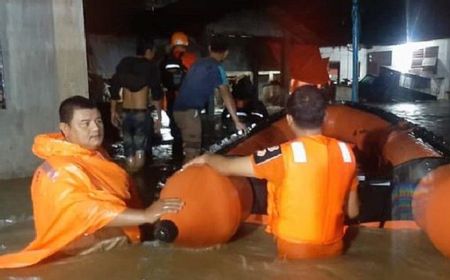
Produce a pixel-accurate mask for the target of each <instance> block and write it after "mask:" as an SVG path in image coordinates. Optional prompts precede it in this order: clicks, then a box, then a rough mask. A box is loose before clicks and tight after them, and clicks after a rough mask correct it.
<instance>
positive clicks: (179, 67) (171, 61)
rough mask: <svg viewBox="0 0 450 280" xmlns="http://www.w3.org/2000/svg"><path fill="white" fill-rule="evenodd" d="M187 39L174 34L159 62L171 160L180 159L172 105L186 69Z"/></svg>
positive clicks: (178, 133)
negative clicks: (170, 140)
mask: <svg viewBox="0 0 450 280" xmlns="http://www.w3.org/2000/svg"><path fill="white" fill-rule="evenodd" d="M188 45H189V39H188V36H187V35H186V34H184V33H183V32H175V33H173V34H172V36H171V39H170V52H169V53H167V54H166V55H165V56H164V58H163V60H162V61H161V65H160V70H161V82H162V85H163V86H164V88H165V101H166V108H165V109H166V113H167V116H168V117H169V119H170V124H169V126H170V133H171V134H172V137H173V141H172V159H176V160H178V159H180V157H182V153H183V148H182V141H181V133H180V130H179V128H178V127H177V125H176V123H175V120H174V118H173V104H174V102H175V98H176V96H177V94H178V91H179V89H180V86H181V83H182V81H183V78H184V77H185V75H186V72H187V70H188V67H187V66H186V65H185V63H184V61H183V56H184V54H185V53H186V51H187V47H188Z"/></svg>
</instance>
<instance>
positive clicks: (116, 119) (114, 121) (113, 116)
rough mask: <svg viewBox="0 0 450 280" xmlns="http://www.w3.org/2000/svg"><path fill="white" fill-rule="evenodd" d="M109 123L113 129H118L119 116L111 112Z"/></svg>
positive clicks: (120, 121)
mask: <svg viewBox="0 0 450 280" xmlns="http://www.w3.org/2000/svg"><path fill="white" fill-rule="evenodd" d="M111 123H112V125H114V126H115V127H117V128H120V124H121V123H122V119H121V118H120V115H119V114H118V113H117V112H116V111H111Z"/></svg>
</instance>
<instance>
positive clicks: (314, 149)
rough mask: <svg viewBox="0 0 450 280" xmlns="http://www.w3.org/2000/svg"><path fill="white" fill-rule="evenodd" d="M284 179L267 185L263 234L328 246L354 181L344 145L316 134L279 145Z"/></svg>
mask: <svg viewBox="0 0 450 280" xmlns="http://www.w3.org/2000/svg"><path fill="white" fill-rule="evenodd" d="M281 152H282V154H283V163H284V166H285V177H284V179H283V183H282V185H280V186H275V185H273V184H269V185H268V195H269V198H268V202H269V203H268V214H269V216H270V221H269V228H268V229H269V230H270V231H272V233H273V234H274V235H276V236H277V237H278V238H281V239H283V240H286V241H289V242H294V243H309V244H331V243H333V242H336V241H339V240H340V239H341V238H342V237H343V235H344V205H345V200H346V197H347V195H348V192H349V191H350V188H351V187H352V185H353V184H354V182H355V168H356V165H355V158H354V155H353V153H352V151H351V149H350V146H349V145H347V144H345V143H343V142H339V141H338V140H336V139H333V138H328V137H325V136H322V135H317V136H310V137H301V138H298V139H297V140H295V141H291V142H287V143H284V144H282V145H281Z"/></svg>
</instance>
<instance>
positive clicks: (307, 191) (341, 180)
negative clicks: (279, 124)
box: [185, 86, 359, 259]
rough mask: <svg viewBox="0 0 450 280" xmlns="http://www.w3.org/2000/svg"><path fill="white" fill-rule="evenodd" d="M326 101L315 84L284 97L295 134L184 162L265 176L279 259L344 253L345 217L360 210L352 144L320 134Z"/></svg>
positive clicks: (227, 172) (224, 171)
mask: <svg viewBox="0 0 450 280" xmlns="http://www.w3.org/2000/svg"><path fill="white" fill-rule="evenodd" d="M325 108H326V101H325V98H324V96H323V95H322V94H321V92H320V91H319V90H318V89H317V88H316V87H315V86H303V87H300V88H297V89H296V90H295V91H294V92H293V93H292V94H291V95H290V96H289V98H288V101H287V108H286V112H287V115H286V119H287V123H288V125H289V126H290V128H291V129H292V131H293V132H294V133H295V135H296V139H294V140H292V141H289V142H286V143H283V144H281V145H279V146H274V147H270V148H267V149H264V150H260V151H257V152H256V153H255V154H253V155H250V156H240V157H225V156H220V155H213V154H205V155H202V156H200V157H198V158H195V159H194V160H192V161H191V162H189V163H187V164H186V165H185V167H186V166H189V165H192V164H207V165H209V166H211V167H212V168H214V169H216V170H217V171H219V172H220V173H222V174H225V175H230V176H246V177H256V178H260V179H266V180H267V189H268V201H267V202H268V207H267V212H268V216H269V223H268V227H267V231H268V232H269V233H271V234H273V235H274V236H275V238H276V242H277V247H278V256H279V257H280V258H282V259H308V258H321V257H331V256H337V255H340V254H342V252H343V241H342V238H343V236H344V217H345V215H348V216H349V217H350V218H353V217H355V216H357V215H358V211H359V210H358V198H357V190H356V188H357V185H358V180H357V176H356V163H355V157H354V155H353V152H352V150H351V147H350V146H349V145H348V144H346V143H344V142H341V141H339V140H337V139H334V138H330V137H326V136H324V135H322V130H321V125H322V122H323V119H324V116H325Z"/></svg>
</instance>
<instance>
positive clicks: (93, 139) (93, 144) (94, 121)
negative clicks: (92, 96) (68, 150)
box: [59, 109, 103, 150]
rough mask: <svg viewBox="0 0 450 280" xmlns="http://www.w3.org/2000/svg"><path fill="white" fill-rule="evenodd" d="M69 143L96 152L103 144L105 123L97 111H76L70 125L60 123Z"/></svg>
mask: <svg viewBox="0 0 450 280" xmlns="http://www.w3.org/2000/svg"><path fill="white" fill-rule="evenodd" d="M59 126H60V129H61V131H62V132H63V133H64V136H65V138H66V140H67V141H69V142H71V143H74V144H78V145H80V146H82V147H83V148H86V149H90V150H96V149H98V148H99V147H100V146H101V145H102V142H103V121H102V118H101V115H100V112H99V111H98V110H97V109H75V110H74V111H73V117H72V121H71V122H70V123H69V124H66V123H60V125H59Z"/></svg>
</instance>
